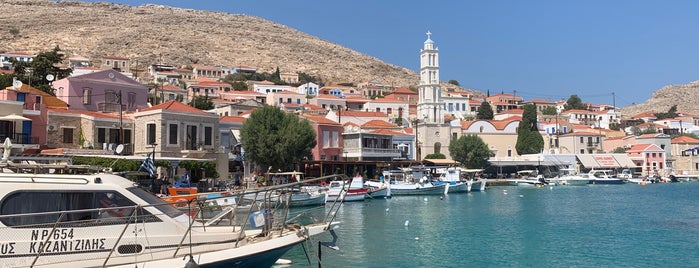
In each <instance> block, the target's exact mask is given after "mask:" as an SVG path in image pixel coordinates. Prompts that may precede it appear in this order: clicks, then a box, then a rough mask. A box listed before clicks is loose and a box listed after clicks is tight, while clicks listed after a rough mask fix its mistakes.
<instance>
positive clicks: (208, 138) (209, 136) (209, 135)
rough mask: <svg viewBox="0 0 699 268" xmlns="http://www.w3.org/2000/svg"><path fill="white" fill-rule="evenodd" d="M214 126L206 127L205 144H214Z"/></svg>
mask: <svg viewBox="0 0 699 268" xmlns="http://www.w3.org/2000/svg"><path fill="white" fill-rule="evenodd" d="M213 137H214V128H213V127H204V145H208V146H211V145H213Z"/></svg>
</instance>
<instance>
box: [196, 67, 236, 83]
mask: <svg viewBox="0 0 699 268" xmlns="http://www.w3.org/2000/svg"><path fill="white" fill-rule="evenodd" d="M192 73H193V74H194V79H197V78H211V79H215V80H218V79H221V78H224V77H226V75H228V74H230V73H231V71H230V68H226V67H218V66H212V65H206V64H193V65H192Z"/></svg>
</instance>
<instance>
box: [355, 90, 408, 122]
mask: <svg viewBox="0 0 699 268" xmlns="http://www.w3.org/2000/svg"><path fill="white" fill-rule="evenodd" d="M408 107H409V105H408V102H406V101H404V100H399V99H396V98H393V97H385V98H376V99H373V100H371V101H369V102H367V103H365V104H364V111H366V112H379V113H384V114H386V116H388V117H389V118H390V120H391V122H396V123H397V122H398V121H402V120H405V121H406V122H405V123H402V122H401V124H403V125H407V120H408V109H409V108H408ZM399 118H400V119H399Z"/></svg>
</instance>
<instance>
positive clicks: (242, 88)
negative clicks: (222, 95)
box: [231, 81, 248, 91]
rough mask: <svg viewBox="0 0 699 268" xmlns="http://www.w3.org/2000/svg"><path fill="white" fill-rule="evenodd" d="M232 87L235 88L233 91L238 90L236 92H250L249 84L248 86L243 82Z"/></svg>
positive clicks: (235, 83)
mask: <svg viewBox="0 0 699 268" xmlns="http://www.w3.org/2000/svg"><path fill="white" fill-rule="evenodd" d="M231 86H233V90H236V91H245V90H248V84H246V83H245V82H243V81H235V82H233V83H232V84H231Z"/></svg>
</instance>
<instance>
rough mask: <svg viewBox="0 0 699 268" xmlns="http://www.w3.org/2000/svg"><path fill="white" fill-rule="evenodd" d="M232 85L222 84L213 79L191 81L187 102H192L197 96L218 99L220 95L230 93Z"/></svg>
mask: <svg viewBox="0 0 699 268" xmlns="http://www.w3.org/2000/svg"><path fill="white" fill-rule="evenodd" d="M231 89H232V87H231V84H228V83H226V82H221V81H218V80H216V79H213V78H208V77H197V78H195V79H192V80H189V83H188V84H187V92H188V94H189V96H188V99H187V100H192V99H194V97H197V96H208V97H209V98H212V99H218V98H219V94H221V93H223V92H230V91H231Z"/></svg>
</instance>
